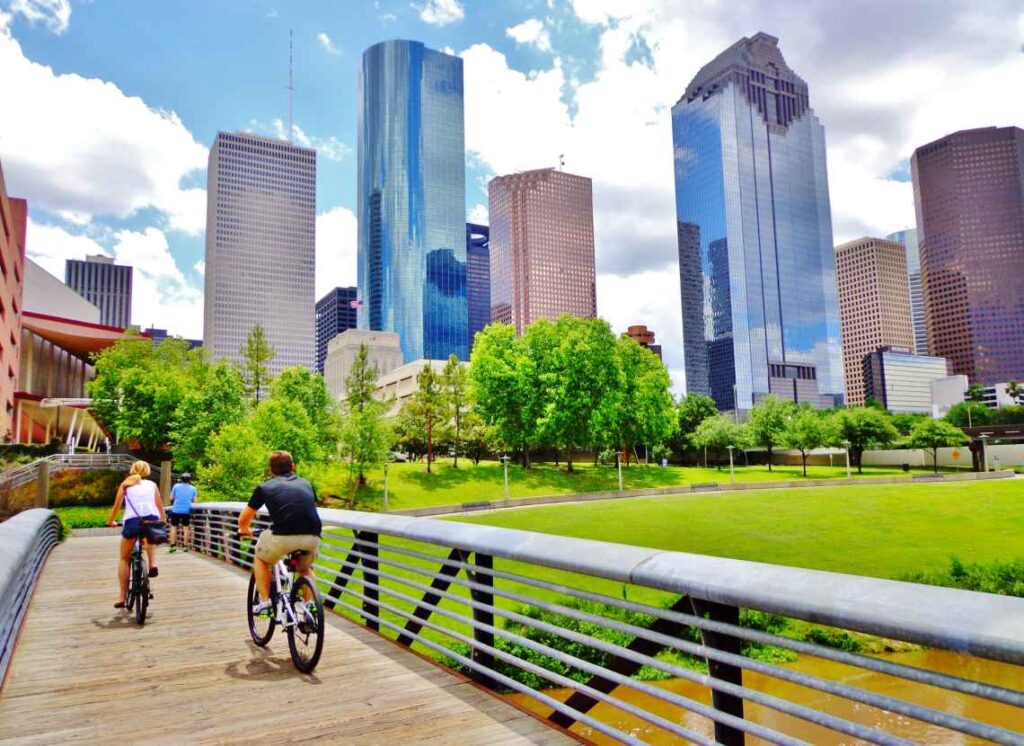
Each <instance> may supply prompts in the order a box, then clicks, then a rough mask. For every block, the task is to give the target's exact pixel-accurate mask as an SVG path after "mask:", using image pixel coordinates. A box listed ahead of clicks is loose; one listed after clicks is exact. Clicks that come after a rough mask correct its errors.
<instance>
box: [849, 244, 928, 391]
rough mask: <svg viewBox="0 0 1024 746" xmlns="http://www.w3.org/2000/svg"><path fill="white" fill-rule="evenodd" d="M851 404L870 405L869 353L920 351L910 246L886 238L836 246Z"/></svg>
mask: <svg viewBox="0 0 1024 746" xmlns="http://www.w3.org/2000/svg"><path fill="white" fill-rule="evenodd" d="M836 277H837V280H838V285H839V323H840V326H841V327H842V333H843V369H844V371H845V373H846V402H847V404H849V405H850V406H851V407H859V406H862V405H863V404H864V398H865V395H864V356H865V355H867V354H868V353H871V352H874V351H875V350H877V349H878V348H879V347H885V346H891V347H903V348H906V349H908V350H913V349H914V322H913V317H912V316H911V313H910V282H909V280H908V279H907V250H906V247H904V245H903V244H901V243H897V242H895V241H886V240H883V239H881V238H858V239H857V240H856V241H850V242H848V243H844V244H842V245H841V246H837V247H836Z"/></svg>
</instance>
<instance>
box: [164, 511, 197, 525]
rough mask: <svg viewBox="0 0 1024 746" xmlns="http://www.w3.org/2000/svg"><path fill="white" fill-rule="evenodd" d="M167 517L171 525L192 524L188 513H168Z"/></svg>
mask: <svg viewBox="0 0 1024 746" xmlns="http://www.w3.org/2000/svg"><path fill="white" fill-rule="evenodd" d="M167 517H168V519H170V521H171V525H172V526H189V525H191V524H192V516H191V515H190V514H188V513H168V514H167Z"/></svg>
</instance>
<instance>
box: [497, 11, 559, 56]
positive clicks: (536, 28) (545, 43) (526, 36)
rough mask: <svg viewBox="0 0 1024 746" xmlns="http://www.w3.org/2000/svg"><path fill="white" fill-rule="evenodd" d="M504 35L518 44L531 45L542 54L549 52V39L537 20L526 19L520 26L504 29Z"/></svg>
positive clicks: (545, 30)
mask: <svg viewBox="0 0 1024 746" xmlns="http://www.w3.org/2000/svg"><path fill="white" fill-rule="evenodd" d="M505 34H506V35H508V36H510V37H511V38H513V39H515V40H516V43H518V44H532V45H533V46H535V47H537V49H539V50H540V51H542V52H550V51H551V37H550V36H549V35H548V30H547V29H546V28H544V23H543V22H542V21H541V20H539V19H537V18H528V19H527V20H525V21H523V22H522V23H520V24H517V25H515V26H512V27H510V28H507V29H505Z"/></svg>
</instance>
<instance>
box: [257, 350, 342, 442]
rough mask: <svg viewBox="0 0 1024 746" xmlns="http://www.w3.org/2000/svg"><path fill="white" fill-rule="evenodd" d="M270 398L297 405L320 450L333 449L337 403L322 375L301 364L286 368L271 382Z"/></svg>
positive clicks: (336, 436) (338, 426) (337, 427)
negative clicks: (311, 427) (310, 427)
mask: <svg viewBox="0 0 1024 746" xmlns="http://www.w3.org/2000/svg"><path fill="white" fill-rule="evenodd" d="M270 398H271V399H278V400H281V401H291V402H295V403H296V404H298V405H299V406H301V407H302V409H303V410H304V411H305V412H306V415H307V416H308V417H309V421H310V422H311V423H312V425H313V431H314V433H315V436H316V441H317V444H318V445H319V447H320V449H321V451H322V452H323V453H324V454H327V455H331V454H333V453H334V452H335V449H336V448H337V445H338V437H339V430H340V425H341V423H340V419H339V416H338V405H337V404H336V403H335V402H334V400H333V399H332V398H331V395H330V393H329V392H328V391H327V386H326V385H324V379H323V376H320V375H318V374H316V373H313V372H312V371H310V370H309V369H308V368H303V367H301V366H295V367H292V368H286V369H285V370H283V371H281V375H279V376H278V377H277V378H275V379H274V380H273V381H272V382H271V384H270Z"/></svg>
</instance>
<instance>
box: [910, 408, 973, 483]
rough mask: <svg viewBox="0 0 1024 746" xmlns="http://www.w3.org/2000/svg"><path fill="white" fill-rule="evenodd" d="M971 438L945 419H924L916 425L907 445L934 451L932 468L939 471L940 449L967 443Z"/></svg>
mask: <svg viewBox="0 0 1024 746" xmlns="http://www.w3.org/2000/svg"><path fill="white" fill-rule="evenodd" d="M969 442H970V438H968V437H967V436H966V435H964V431H963V430H961V429H960V428H958V427H956V426H955V425H951V424H949V423H948V422H944V421H943V420H933V419H932V418H931V417H928V418H927V419H923V420H921V421H920V422H918V423H917V424H916V425H914V429H913V430H912V431H911V432H910V439H909V440H908V441H907V445H909V446H910V447H911V448H927V449H929V450H930V451H931V452H932V468H933V469H934V470H935V472H936V473H938V471H939V449H940V448H944V447H946V446H962V445H967V444H968V443H969Z"/></svg>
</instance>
